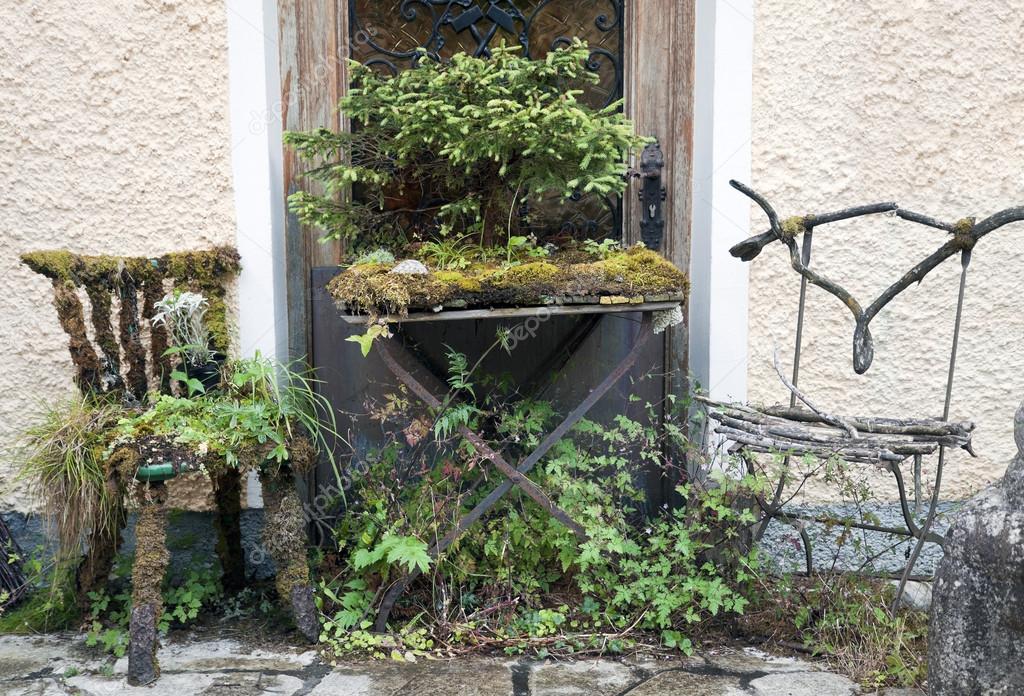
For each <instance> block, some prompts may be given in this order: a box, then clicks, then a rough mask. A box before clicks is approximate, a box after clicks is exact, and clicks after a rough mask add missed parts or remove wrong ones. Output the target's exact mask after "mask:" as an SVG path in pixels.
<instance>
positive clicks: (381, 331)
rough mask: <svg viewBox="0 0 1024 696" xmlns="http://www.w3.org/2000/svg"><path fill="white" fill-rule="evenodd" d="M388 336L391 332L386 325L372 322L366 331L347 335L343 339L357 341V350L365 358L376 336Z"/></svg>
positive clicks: (371, 348)
mask: <svg viewBox="0 0 1024 696" xmlns="http://www.w3.org/2000/svg"><path fill="white" fill-rule="evenodd" d="M390 337H391V332H390V331H388V327H387V326H384V325H383V324H372V325H371V326H370V327H369V328H368V329H366V333H362V334H357V335H355V336H349V337H348V338H346V339H345V340H346V341H349V342H351V343H358V344H359V350H360V351H361V352H362V354H363V357H364V358H365V357H366V356H367V355H369V354H370V351H371V350H373V342H374V341H376V340H377V339H378V338H390Z"/></svg>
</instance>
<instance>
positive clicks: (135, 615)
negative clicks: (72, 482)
mask: <svg viewBox="0 0 1024 696" xmlns="http://www.w3.org/2000/svg"><path fill="white" fill-rule="evenodd" d="M136 490H137V492H138V496H139V502H140V508H139V519H138V522H137V523H136V525H135V562H134V564H133V565H132V614H131V623H130V626H129V638H130V643H129V646H128V683H129V684H131V685H133V686H142V685H144V684H149V683H151V682H153V681H155V680H156V679H157V677H159V676H160V666H159V665H158V663H157V659H156V648H157V638H158V630H159V628H158V626H159V624H160V616H161V614H162V613H163V595H162V594H161V585H162V584H163V579H164V573H165V572H166V571H167V562H168V560H169V558H170V554H169V553H168V551H167V543H166V541H167V510H166V508H165V507H164V502H165V500H166V498H167V490H166V487H165V486H164V484H163V483H156V484H151V485H147V484H139V485H138V487H137V489H136Z"/></svg>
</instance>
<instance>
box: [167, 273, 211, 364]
mask: <svg viewBox="0 0 1024 696" xmlns="http://www.w3.org/2000/svg"><path fill="white" fill-rule="evenodd" d="M155 308H156V310H157V311H156V314H154V315H153V319H152V322H153V326H163V327H165V328H166V329H167V331H168V333H169V334H170V337H171V342H172V345H171V347H170V349H169V350H170V351H171V352H173V353H177V354H178V355H180V356H181V358H182V360H183V361H186V362H188V363H189V364H190V365H195V366H199V365H205V364H207V363H209V362H211V361H212V360H213V350H212V349H211V348H210V331H209V329H207V328H206V310H207V309H208V308H209V303H208V302H207V300H206V298H205V297H203V296H202V295H201V294H199V293H197V292H187V291H182V290H175V291H173V292H171V293H168V294H167V295H165V296H164V297H163V299H162V300H160V301H159V302H157V303H156V304H155Z"/></svg>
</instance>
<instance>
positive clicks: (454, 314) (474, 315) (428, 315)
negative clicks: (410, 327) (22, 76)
mask: <svg viewBox="0 0 1024 696" xmlns="http://www.w3.org/2000/svg"><path fill="white" fill-rule="evenodd" d="M678 306H679V302H678V301H670V302H643V303H640V304H616V305H602V304H590V305H554V306H543V307H501V308H497V309H460V310H454V311H448V312H444V311H442V312H417V313H414V314H410V315H409V316H407V317H400V316H398V315H392V314H388V315H384V316H382V317H379V318H378V321H383V322H387V323H389V324H410V323H415V322H424V321H460V320H466V319H514V318H517V317H536V316H538V315H539V314H545V315H548V316H555V315H563V316H564V315H569V314H617V313H621V312H657V311H661V310H666V309H672V308H673V307H678ZM341 318H342V319H343V320H344V321H346V322H348V323H349V324H365V323H366V321H367V319H368V318H369V317H368V315H366V314H341Z"/></svg>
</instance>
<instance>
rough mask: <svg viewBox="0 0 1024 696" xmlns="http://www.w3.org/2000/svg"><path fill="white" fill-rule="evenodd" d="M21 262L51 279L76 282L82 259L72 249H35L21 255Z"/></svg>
mask: <svg viewBox="0 0 1024 696" xmlns="http://www.w3.org/2000/svg"><path fill="white" fill-rule="evenodd" d="M21 262H22V263H24V264H25V265H26V266H28V267H29V268H31V269H32V270H33V271H35V272H36V273H38V274H39V275H43V276H46V277H47V278H50V279H51V280H59V281H62V282H67V283H74V282H75V278H76V277H77V276H78V272H79V270H80V269H81V267H82V265H81V260H80V259H79V257H78V256H76V255H75V254H72V253H71V252H70V251H63V250H60V251H33V252H30V253H28V254H22V255H21Z"/></svg>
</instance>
